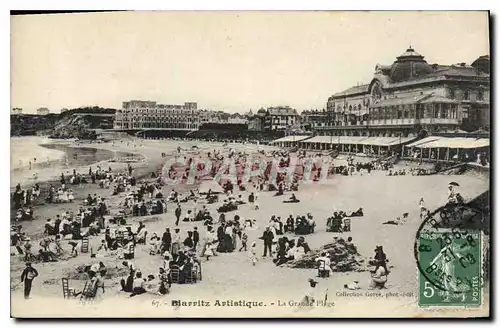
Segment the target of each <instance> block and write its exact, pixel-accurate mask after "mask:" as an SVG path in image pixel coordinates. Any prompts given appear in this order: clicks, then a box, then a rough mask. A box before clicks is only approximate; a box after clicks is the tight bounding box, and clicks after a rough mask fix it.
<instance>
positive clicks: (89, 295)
mask: <svg viewBox="0 0 500 328" xmlns="http://www.w3.org/2000/svg"><path fill="white" fill-rule="evenodd" d="M97 287H98V286H97V282H96V281H92V280H87V281H86V282H85V285H84V286H83V291H82V294H81V296H80V302H83V303H85V302H92V301H93V300H94V299H95V296H96V294H97Z"/></svg>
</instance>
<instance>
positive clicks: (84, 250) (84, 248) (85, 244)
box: [80, 237, 89, 253]
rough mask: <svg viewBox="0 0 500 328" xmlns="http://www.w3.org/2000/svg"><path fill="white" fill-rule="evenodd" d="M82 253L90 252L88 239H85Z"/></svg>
mask: <svg viewBox="0 0 500 328" xmlns="http://www.w3.org/2000/svg"><path fill="white" fill-rule="evenodd" d="M80 252H82V253H88V252H89V238H88V237H83V239H82V246H81V249H80Z"/></svg>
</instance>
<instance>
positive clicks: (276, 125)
mask: <svg viewBox="0 0 500 328" xmlns="http://www.w3.org/2000/svg"><path fill="white" fill-rule="evenodd" d="M298 119H299V115H298V114H297V110H296V109H293V108H290V107H288V106H280V107H270V108H268V109H267V111H266V116H265V117H264V126H263V130H264V131H286V130H287V129H288V128H289V127H290V126H293V125H295V124H297V123H298Z"/></svg>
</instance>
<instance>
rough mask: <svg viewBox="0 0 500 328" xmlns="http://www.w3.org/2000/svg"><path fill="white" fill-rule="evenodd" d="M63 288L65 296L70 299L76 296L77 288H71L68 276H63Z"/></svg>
mask: <svg viewBox="0 0 500 328" xmlns="http://www.w3.org/2000/svg"><path fill="white" fill-rule="evenodd" d="M62 289H63V298H64V299H70V298H73V297H75V296H76V295H75V289H74V288H69V281H68V278H62Z"/></svg>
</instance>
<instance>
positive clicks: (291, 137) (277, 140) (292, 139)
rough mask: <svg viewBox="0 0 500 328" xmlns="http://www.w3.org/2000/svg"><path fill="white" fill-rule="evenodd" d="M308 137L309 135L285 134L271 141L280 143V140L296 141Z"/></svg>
mask: <svg viewBox="0 0 500 328" xmlns="http://www.w3.org/2000/svg"><path fill="white" fill-rule="evenodd" d="M307 138H310V136H286V137H283V138H279V139H276V140H273V141H271V143H272V144H275V143H280V142H298V141H301V140H304V139H307Z"/></svg>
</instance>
